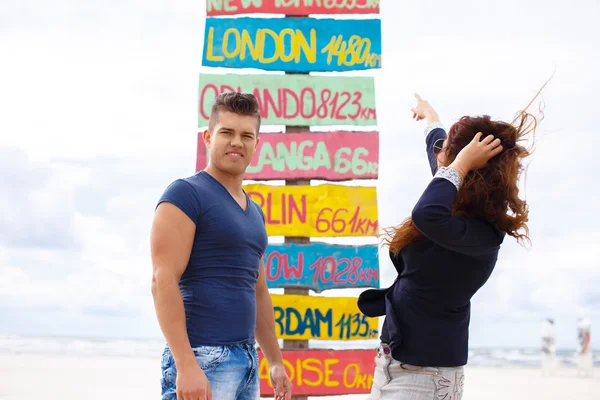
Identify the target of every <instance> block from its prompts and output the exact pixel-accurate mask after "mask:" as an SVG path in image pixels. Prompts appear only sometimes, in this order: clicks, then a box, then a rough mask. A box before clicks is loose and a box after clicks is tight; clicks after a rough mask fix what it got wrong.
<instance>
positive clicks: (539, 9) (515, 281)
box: [0, 0, 600, 348]
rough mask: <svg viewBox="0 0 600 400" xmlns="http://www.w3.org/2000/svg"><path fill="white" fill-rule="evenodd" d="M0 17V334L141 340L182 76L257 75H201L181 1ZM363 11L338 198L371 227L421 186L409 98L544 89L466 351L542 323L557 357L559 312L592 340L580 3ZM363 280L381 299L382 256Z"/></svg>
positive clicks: (184, 170) (505, 112)
mask: <svg viewBox="0 0 600 400" xmlns="http://www.w3.org/2000/svg"><path fill="white" fill-rule="evenodd" d="M2 9H3V10H2V13H0V54H2V62H1V63H0V88H1V90H0V109H1V110H2V112H1V115H2V116H1V117H0V193H2V196H1V197H0V199H1V200H0V201H1V203H0V204H1V205H2V206H1V207H0V321H2V322H1V323H0V335H2V334H9V335H36V336H45V335H66V336H92V337H115V338H119V337H141V338H161V332H160V330H159V328H158V324H157V322H156V318H155V315H154V306H153V302H152V296H151V293H150V282H151V261H150V255H149V254H150V253H149V232H150V225H151V222H152V216H153V211H154V207H155V204H156V201H157V199H158V198H159V196H160V194H161V193H162V191H163V190H164V189H165V188H166V186H167V185H168V184H169V183H170V182H171V181H173V180H175V179H177V178H180V177H183V176H189V175H191V174H193V173H194V167H195V145H196V135H197V132H198V128H197V114H196V102H197V97H198V93H197V88H198V76H199V74H200V73H226V72H228V73H266V72H265V71H260V70H227V69H223V68H205V67H202V66H201V61H202V49H203V32H204V22H205V2H204V1H201V0H195V1H191V0H180V1H177V2H166V1H157V0H144V1H134V0H119V1H116V0H107V1H103V2H92V1H78V0H70V1H66V0H56V1H54V2H51V3H49V2H45V1H40V0H30V1H27V2H21V1H17V0H5V1H3V5H2ZM381 10H382V14H381V20H382V48H383V57H382V59H383V68H382V69H379V70H368V71H362V72H348V73H344V75H347V76H352V75H367V76H374V77H375V84H376V102H377V113H378V125H377V127H376V129H378V130H379V131H380V175H379V179H378V180H377V181H369V182H359V183H355V184H364V185H376V186H377V193H378V207H379V221H380V225H381V226H383V227H386V226H390V225H394V224H397V223H399V222H400V221H402V220H403V219H404V218H405V217H406V216H408V215H409V213H410V210H411V209H412V207H413V205H414V203H415V202H416V200H417V199H418V197H419V196H420V194H421V193H422V191H423V190H424V188H425V187H426V185H427V184H428V182H429V180H430V179H431V173H430V171H429V167H428V163H427V160H426V156H425V153H424V137H423V129H424V127H425V124H424V122H419V123H417V122H415V121H413V120H412V119H411V113H410V108H411V107H412V106H413V105H414V103H415V102H414V97H413V93H414V92H418V93H419V94H421V96H423V97H424V98H425V99H427V100H429V101H430V103H431V104H432V105H433V106H434V107H435V108H436V109H437V111H438V113H439V114H440V116H441V118H442V120H443V122H444V124H445V125H446V127H449V126H451V124H452V123H453V122H454V121H456V120H457V119H458V118H459V117H460V116H462V115H478V114H488V115H491V116H492V118H497V119H504V120H511V119H512V118H513V117H514V115H515V113H516V112H517V111H518V110H519V109H521V108H522V107H524V106H525V105H526V104H527V103H528V102H529V100H530V99H531V98H532V97H533V96H534V94H535V93H536V92H537V91H538V89H539V88H540V87H541V86H542V84H543V83H544V82H545V81H546V80H547V79H548V78H549V77H550V76H551V75H552V80H551V82H550V83H549V84H548V86H547V87H546V89H545V90H544V91H543V104H544V119H543V121H542V122H541V124H540V126H539V128H538V130H537V132H536V142H535V146H536V150H535V153H534V155H533V156H532V157H531V159H530V163H529V166H528V172H527V175H526V177H527V179H526V181H524V182H522V183H521V187H522V192H521V193H522V195H523V196H524V197H525V199H526V200H527V202H528V204H529V206H530V222H529V227H530V237H531V240H532V246H531V247H530V248H524V247H522V246H520V245H518V244H517V243H516V241H515V240H514V239H512V238H507V239H506V240H505V244H504V246H503V248H502V250H501V252H500V256H499V260H498V264H497V267H496V270H495V272H494V273H493V275H492V277H491V278H490V280H489V281H488V283H487V284H486V285H485V286H484V287H483V288H482V289H481V290H480V291H479V292H478V293H477V294H476V295H475V296H474V297H473V301H472V316H471V334H470V340H471V345H472V346H511V347H513V346H517V347H538V346H539V345H540V338H539V335H540V329H541V321H542V320H543V319H544V318H546V317H553V318H555V319H556V329H557V343H558V346H559V347H563V348H565V347H566V348H575V346H576V320H577V318H578V317H579V316H584V315H585V316H589V317H590V318H591V319H592V324H596V325H597V324H600V292H599V291H598V287H600V261H599V260H600V246H599V243H600V229H599V228H598V226H599V224H600V216H599V215H600V201H599V200H598V196H599V195H600V192H599V189H598V186H597V185H595V184H594V182H598V177H597V174H598V172H597V171H598V169H599V167H600V161H599V158H598V156H597V146H596V145H595V142H596V140H595V138H596V137H597V134H598V133H597V130H598V129H597V125H596V124H597V121H596V116H597V112H598V109H597V105H598V102H597V93H598V92H599V91H600V84H599V80H598V78H597V75H596V74H597V71H598V70H599V69H600V59H599V55H598V52H597V49H598V48H600V40H599V39H598V38H599V37H600V35H599V33H600V32H598V30H599V28H597V21H596V20H597V15H599V14H600V3H598V2H597V1H596V0H589V1H584V0H573V1H571V2H569V3H565V2H562V3H560V2H556V4H552V3H551V2H547V1H541V0H529V1H520V0H519V1H517V0H503V1H494V2H481V1H475V0H472V1H468V0H456V1H453V2H439V1H431V0H423V1H420V2H404V1H402V2H400V1H398V2H396V1H391V0H387V1H383V2H382V4H381ZM317 75H328V74H323V73H321V74H317ZM334 75H335V74H334ZM538 105H539V104H538V103H536V104H535V106H538ZM534 111H535V109H534ZM336 128H337V129H344V128H348V127H331V129H336ZM281 129H282V127H273V126H270V127H265V131H266V130H271V131H278V130H281ZM280 240H281V238H272V241H273V242H277V241H280ZM327 241H328V242H330V243H340V244H342V243H374V242H375V241H374V240H373V239H372V238H366V239H347V238H346V239H344V238H334V239H330V240H327ZM380 268H381V274H382V283H381V284H382V285H389V284H390V283H391V282H392V281H393V279H394V277H395V276H394V272H393V271H394V270H393V268H392V266H391V263H390V262H389V260H388V259H387V258H386V251H385V250H382V251H381V253H380ZM360 291H361V290H336V291H329V292H325V293H324V295H327V296H357V295H358V294H359V293H360ZM273 292H274V293H279V292H280V291H277V290H275V291H273ZM592 332H594V328H593V327H592ZM592 341H593V342H594V340H592Z"/></svg>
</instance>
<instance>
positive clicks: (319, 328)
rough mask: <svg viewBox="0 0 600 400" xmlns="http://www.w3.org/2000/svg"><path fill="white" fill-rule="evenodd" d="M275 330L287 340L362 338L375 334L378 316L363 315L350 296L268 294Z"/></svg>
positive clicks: (371, 337) (278, 335)
mask: <svg viewBox="0 0 600 400" xmlns="http://www.w3.org/2000/svg"><path fill="white" fill-rule="evenodd" d="M271 300H272V301H273V310H274V313H275V330H276V332H277V337H278V338H279V339H287V340H308V339H316V340H366V339H376V338H377V337H379V332H378V329H379V323H378V318H370V317H367V316H366V315H364V314H363V313H362V312H361V311H360V310H359V309H358V306H357V305H356V301H357V299H356V298H353V297H324V296H301V295H290V294H286V295H281V294H271Z"/></svg>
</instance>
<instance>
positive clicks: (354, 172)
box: [196, 132, 379, 181]
mask: <svg viewBox="0 0 600 400" xmlns="http://www.w3.org/2000/svg"><path fill="white" fill-rule="evenodd" d="M259 138H260V142H259V144H258V148H257V149H256V152H255V153H254V157H253V159H252V161H251V163H250V165H249V166H248V169H247V170H246V175H245V176H244V177H245V179H250V180H276V179H322V180H328V181H341V180H351V179H377V177H378V175H379V132H305V133H285V134H282V133H261V134H260V135H259ZM207 157H208V154H207V151H206V147H205V145H204V140H203V139H202V133H199V134H198V150H197V155H196V172H197V171H200V170H202V169H204V168H205V167H206V165H207Z"/></svg>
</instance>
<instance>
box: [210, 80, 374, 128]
mask: <svg viewBox="0 0 600 400" xmlns="http://www.w3.org/2000/svg"><path fill="white" fill-rule="evenodd" d="M234 91H236V92H242V88H241V87H238V88H236V89H234V88H233V87H231V86H228V85H221V86H220V87H217V86H216V85H213V84H208V85H206V86H204V87H203V88H202V90H201V92H200V113H201V114H202V117H203V118H204V119H205V120H208V119H209V117H210V115H209V113H208V110H209V109H210V106H209V105H212V103H213V102H214V99H215V97H217V96H218V95H219V94H221V93H225V92H234ZM332 93H333V96H332ZM252 94H253V95H254V96H255V97H256V98H257V100H258V104H259V109H260V115H261V117H262V118H265V119H267V118H271V117H272V116H274V117H275V118H285V119H292V118H297V117H302V118H303V119H313V118H318V119H321V120H336V121H345V120H348V119H350V120H352V121H356V120H358V119H361V120H367V121H375V120H377V111H376V110H375V109H374V108H371V107H368V106H365V105H363V104H362V102H361V100H362V98H363V93H362V92H360V91H354V92H353V93H350V92H348V91H341V92H340V91H335V92H334V91H332V90H331V89H328V88H324V89H321V91H320V92H319V93H317V92H315V90H314V89H313V88H311V87H304V88H302V89H301V90H300V91H295V90H292V89H288V88H280V89H277V90H276V91H272V90H270V89H268V88H254V89H253V90H252Z"/></svg>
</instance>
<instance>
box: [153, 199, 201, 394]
mask: <svg viewBox="0 0 600 400" xmlns="http://www.w3.org/2000/svg"><path fill="white" fill-rule="evenodd" d="M195 231H196V225H195V223H194V222H193V221H192V220H191V219H190V218H189V217H188V216H187V215H186V214H185V213H184V212H183V211H181V210H180V209H179V208H177V207H176V206H174V205H173V204H171V203H168V202H163V203H161V204H160V205H159V206H158V207H157V209H156V213H155V215H154V221H153V223H152V231H151V235H150V250H151V257H152V270H153V273H152V296H153V297H154V307H155V310H156V316H157V317H158V323H159V325H160V328H161V330H162V332H163V334H164V336H165V339H166V340H167V343H168V344H169V348H170V349H171V353H172V354H173V358H174V360H175V366H176V368H177V394H178V398H185V399H188V398H189V399H193V400H196V399H201V400H204V399H209V398H210V388H209V386H208V380H207V379H206V376H205V375H204V372H203V371H202V370H201V369H200V367H199V366H198V364H197V362H196V358H195V356H194V353H193V351H192V348H191V345H190V341H189V338H188V335H187V330H186V323H185V321H186V320H185V311H184V308H183V299H182V297H181V292H180V290H179V279H180V278H181V275H182V274H183V272H184V271H185V269H186V267H187V264H188V261H189V258H190V253H191V250H192V244H193V242H194V233H195Z"/></svg>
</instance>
